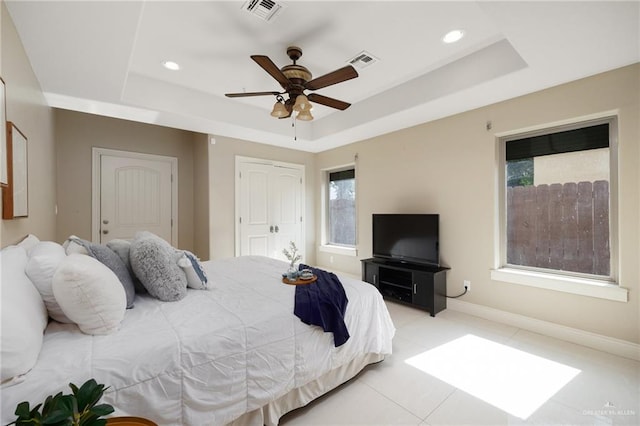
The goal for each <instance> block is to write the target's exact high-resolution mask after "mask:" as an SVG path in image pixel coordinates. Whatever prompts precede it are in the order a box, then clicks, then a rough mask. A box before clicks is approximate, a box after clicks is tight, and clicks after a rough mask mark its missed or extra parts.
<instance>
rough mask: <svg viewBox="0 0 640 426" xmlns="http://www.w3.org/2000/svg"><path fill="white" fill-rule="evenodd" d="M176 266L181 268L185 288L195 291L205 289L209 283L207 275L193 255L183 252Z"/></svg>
mask: <svg viewBox="0 0 640 426" xmlns="http://www.w3.org/2000/svg"><path fill="white" fill-rule="evenodd" d="M178 266H179V267H181V268H182V270H183V271H184V273H185V275H186V276H187V287H189V288H193V289H195V290H206V289H207V287H208V283H209V279H208V278H207V273H206V272H205V271H204V268H203V267H202V264H201V263H200V259H198V258H197V257H196V255H195V254H193V253H191V252H189V251H186V250H185V252H184V254H183V255H182V257H181V258H180V259H178Z"/></svg>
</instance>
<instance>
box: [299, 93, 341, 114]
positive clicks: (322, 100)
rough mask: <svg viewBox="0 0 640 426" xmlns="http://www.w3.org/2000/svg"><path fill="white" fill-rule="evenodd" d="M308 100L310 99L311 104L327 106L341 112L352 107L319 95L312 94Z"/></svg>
mask: <svg viewBox="0 0 640 426" xmlns="http://www.w3.org/2000/svg"><path fill="white" fill-rule="evenodd" d="M307 99H309V101H310V102H315V103H317V104H322V105H326V106H328V107H331V108H335V109H339V110H341V111H344V110H345V109H347V108H349V107H350V106H351V104H350V103H347V102H343V101H340V100H338V99H333V98H329V97H327V96H322V95H318V94H317V93H310V94H309V96H307Z"/></svg>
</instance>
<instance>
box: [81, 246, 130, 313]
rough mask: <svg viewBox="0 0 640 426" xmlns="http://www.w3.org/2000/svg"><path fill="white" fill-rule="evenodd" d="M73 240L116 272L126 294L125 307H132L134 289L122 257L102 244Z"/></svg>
mask: <svg viewBox="0 0 640 426" xmlns="http://www.w3.org/2000/svg"><path fill="white" fill-rule="evenodd" d="M73 241H74V242H76V243H78V244H80V245H82V246H84V247H85V248H86V249H87V251H88V252H89V256H91V257H93V258H95V259H96V260H99V261H100V263H102V264H103V265H105V266H106V267H108V268H109V269H111V270H112V271H113V272H114V273H115V274H116V277H118V280H120V282H121V283H122V287H124V292H125V294H126V295H127V309H130V308H133V300H134V299H135V297H136V291H135V289H134V287H133V279H132V278H131V274H130V273H129V270H128V269H127V266H126V265H125V264H124V262H122V259H120V257H118V255H117V254H116V253H115V252H114V251H113V250H111V249H110V248H109V247H107V246H104V245H102V244H95V243H92V242H90V241H86V240H83V239H81V238H75V239H73Z"/></svg>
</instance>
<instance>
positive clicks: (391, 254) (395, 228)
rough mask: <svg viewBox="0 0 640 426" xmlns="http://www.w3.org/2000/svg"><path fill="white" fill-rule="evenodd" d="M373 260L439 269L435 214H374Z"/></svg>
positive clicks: (436, 218) (437, 218)
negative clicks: (378, 259)
mask: <svg viewBox="0 0 640 426" xmlns="http://www.w3.org/2000/svg"><path fill="white" fill-rule="evenodd" d="M372 219H373V220H372V223H373V257H377V258H383V259H390V260H392V261H397V262H409V263H419V264H425V265H433V266H440V253H439V222H440V219H439V215H437V214H374V215H373V218H372Z"/></svg>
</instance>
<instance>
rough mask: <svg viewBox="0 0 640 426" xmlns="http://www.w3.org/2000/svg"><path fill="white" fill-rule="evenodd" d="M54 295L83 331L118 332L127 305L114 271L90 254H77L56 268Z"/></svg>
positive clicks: (70, 256)
mask: <svg viewBox="0 0 640 426" xmlns="http://www.w3.org/2000/svg"><path fill="white" fill-rule="evenodd" d="M53 294H54V295H55V297H56V300H57V301H58V303H59V304H60V307H61V308H62V310H63V311H64V313H65V315H66V316H67V317H68V318H69V319H71V320H72V321H73V322H75V323H76V324H78V327H80V330H81V331H82V332H83V333H86V334H111V333H113V332H115V331H117V330H118V327H119V326H120V322H121V321H122V319H123V318H124V313H125V309H126V306H127V298H126V295H125V292H124V288H123V287H122V284H120V281H119V280H118V277H116V274H114V273H113V271H112V270H111V269H109V268H107V267H106V266H105V265H103V264H102V263H100V261H98V260H96V259H94V258H93V257H90V256H85V255H82V254H77V253H72V254H70V255H69V256H67V257H66V258H65V259H64V260H63V261H62V263H61V264H60V266H59V267H58V270H57V271H56V273H55V274H54V276H53Z"/></svg>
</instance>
